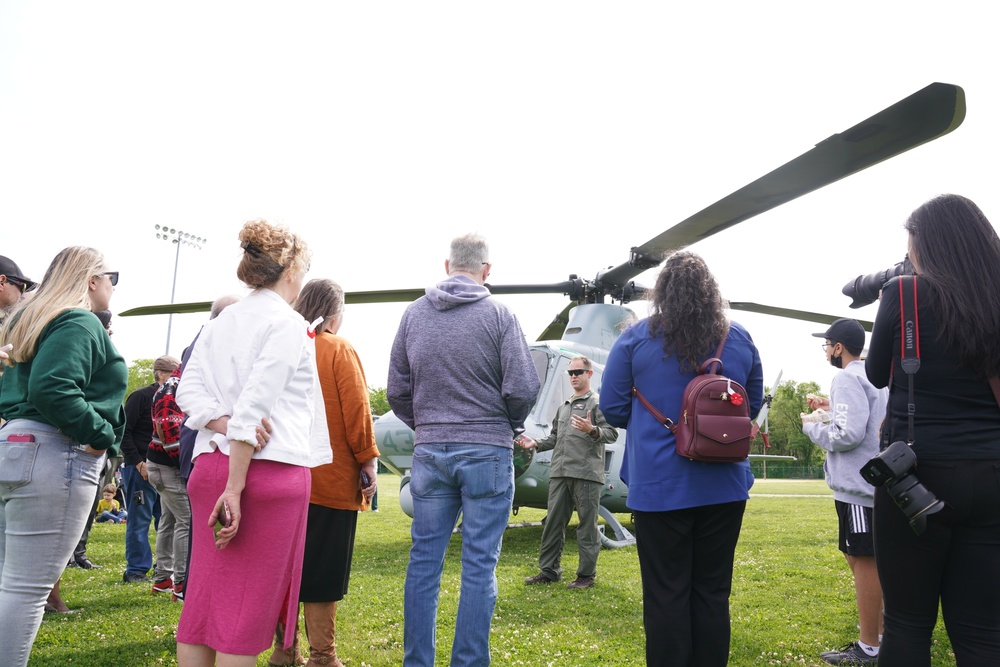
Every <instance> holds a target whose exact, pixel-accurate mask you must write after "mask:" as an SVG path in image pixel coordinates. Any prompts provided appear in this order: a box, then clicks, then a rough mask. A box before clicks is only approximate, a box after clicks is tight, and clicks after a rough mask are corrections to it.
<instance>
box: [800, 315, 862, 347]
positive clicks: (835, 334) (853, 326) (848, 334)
mask: <svg viewBox="0 0 1000 667" xmlns="http://www.w3.org/2000/svg"><path fill="white" fill-rule="evenodd" d="M813 336H816V338H826V339H827V340H829V341H831V342H834V343H841V344H843V346H844V347H846V348H847V349H848V350H862V349H864V347H865V330H864V328H863V327H862V326H861V323H860V322H858V321H857V320H852V319H848V318H846V317H842V318H840V319H839V320H836V321H835V322H834V323H833V324H831V325H830V328H829V329H827V330H826V331H824V332H823V333H814V334H813Z"/></svg>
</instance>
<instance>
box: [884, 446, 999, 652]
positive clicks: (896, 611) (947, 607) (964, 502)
mask: <svg viewBox="0 0 1000 667" xmlns="http://www.w3.org/2000/svg"><path fill="white" fill-rule="evenodd" d="M916 475H917V478H918V479H919V480H920V481H921V482H922V483H923V484H924V486H926V487H927V488H928V489H929V490H930V491H932V492H933V493H934V494H935V495H936V496H937V497H938V498H939V499H941V500H943V501H944V502H945V503H946V504H947V506H946V507H945V508H944V509H943V510H941V511H940V512H938V513H937V514H932V515H930V516H929V517H928V518H927V530H926V532H924V534H923V535H919V536H918V535H916V534H915V533H914V532H913V530H912V529H911V528H910V526H909V523H908V521H907V519H906V517H905V516H904V514H903V512H902V511H900V509H899V508H898V507H896V505H895V503H894V502H893V500H892V498H890V497H889V495H888V494H887V493H886V492H885V489H884V488H881V489H878V490H877V492H876V494H875V559H876V562H877V563H878V574H879V579H880V580H881V581H882V594H883V596H884V600H885V635H884V636H883V639H882V645H881V648H880V649H879V663H878V664H879V665H880V667H895V666H897V665H905V667H927V666H929V665H930V664H931V659H930V645H931V633H932V631H933V630H934V626H935V624H936V623H937V614H938V603H939V602H940V604H941V610H942V613H943V615H944V623H945V627H946V629H947V630H948V636H949V638H950V639H951V644H952V648H953V649H954V651H955V663H956V665H958V667H996V666H997V665H1000V461H920V462H919V463H918V466H917V470H916Z"/></svg>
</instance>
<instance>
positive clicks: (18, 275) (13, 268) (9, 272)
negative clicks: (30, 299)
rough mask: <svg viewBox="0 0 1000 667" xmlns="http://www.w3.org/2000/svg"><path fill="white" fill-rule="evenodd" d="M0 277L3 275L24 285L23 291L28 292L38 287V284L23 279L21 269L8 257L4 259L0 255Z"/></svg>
mask: <svg viewBox="0 0 1000 667" xmlns="http://www.w3.org/2000/svg"><path fill="white" fill-rule="evenodd" d="M0 275H4V276H7V277H8V278H13V279H14V280H17V281H19V282H22V283H24V284H25V285H27V287H26V288H25V290H26V291H28V292H30V291H31V290H33V289H35V288H36V287H38V283H35V282H33V281H31V280H28V279H27V278H25V277H24V273H22V272H21V267H19V266H18V265H17V263H15V262H14V260H12V259H10V258H9V257H4V256H3V255H0Z"/></svg>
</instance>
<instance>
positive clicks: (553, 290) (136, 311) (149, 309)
mask: <svg viewBox="0 0 1000 667" xmlns="http://www.w3.org/2000/svg"><path fill="white" fill-rule="evenodd" d="M580 282H581V281H572V280H568V281H564V282H561V283H549V284H537V285H489V284H487V285H486V287H487V288H488V289H489V290H490V292H491V293H493V294H572V293H573V290H574V289H576V288H577V284H578V283H580ZM423 295H424V288H422V287H421V288H418V289H391V290H371V291H366V292H344V303H346V304H356V303H401V302H407V301H416V300H417V299H419V298H420V297H422V296H423ZM211 309H212V302H211V301H197V302H192V303H167V304H161V305H156V306H140V307H138V308H130V309H129V310H125V311H122V312H120V313H118V317H135V316H139V315H169V314H182V313H207V312H208V311H209V310H211Z"/></svg>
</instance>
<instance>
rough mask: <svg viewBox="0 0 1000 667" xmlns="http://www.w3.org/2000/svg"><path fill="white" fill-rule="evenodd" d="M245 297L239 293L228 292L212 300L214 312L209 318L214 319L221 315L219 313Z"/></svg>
mask: <svg viewBox="0 0 1000 667" xmlns="http://www.w3.org/2000/svg"><path fill="white" fill-rule="evenodd" d="M242 298H243V297H241V296H239V295H238V294H227V295H225V296H220V297H219V298H218V299H216V300H215V301H213V302H212V314H211V315H210V316H209V318H208V319H210V320H214V319H215V318H216V317H218V316H219V313H221V312H222V311H224V310H225V309H226V308H228V307H229V306H231V305H233V304H234V303H236V302H237V301H239V300H240V299H242Z"/></svg>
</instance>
